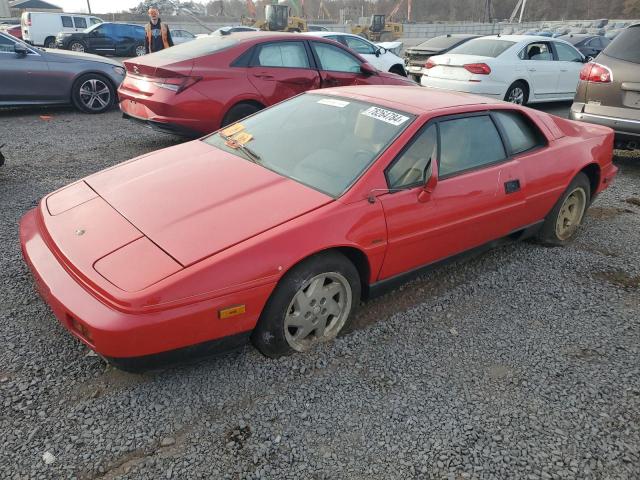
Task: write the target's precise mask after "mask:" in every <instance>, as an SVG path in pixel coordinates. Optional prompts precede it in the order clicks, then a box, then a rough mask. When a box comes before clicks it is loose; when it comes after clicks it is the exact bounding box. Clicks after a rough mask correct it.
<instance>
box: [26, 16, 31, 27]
mask: <svg viewBox="0 0 640 480" xmlns="http://www.w3.org/2000/svg"><path fill="white" fill-rule="evenodd" d="M30 26H31V14H30V13H28V14H27V27H30Z"/></svg>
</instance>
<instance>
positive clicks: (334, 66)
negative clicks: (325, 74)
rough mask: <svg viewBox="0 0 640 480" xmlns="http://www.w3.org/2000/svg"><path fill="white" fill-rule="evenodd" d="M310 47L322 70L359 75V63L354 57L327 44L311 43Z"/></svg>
mask: <svg viewBox="0 0 640 480" xmlns="http://www.w3.org/2000/svg"><path fill="white" fill-rule="evenodd" d="M312 45H313V48H314V50H315V52H316V55H317V56H318V59H319V60H320V66H321V68H322V70H328V71H331V72H348V73H360V62H359V61H358V59H357V58H356V57H354V56H352V55H350V54H348V53H347V52H345V51H344V50H342V49H340V48H338V47H334V46H333V45H329V44H328V43H320V42H312Z"/></svg>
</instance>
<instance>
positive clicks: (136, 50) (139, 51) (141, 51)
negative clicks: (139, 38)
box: [131, 45, 147, 57]
mask: <svg viewBox="0 0 640 480" xmlns="http://www.w3.org/2000/svg"><path fill="white" fill-rule="evenodd" d="M146 54H147V50H146V49H145V48H144V45H136V46H135V47H133V48H132V49H131V56H133V57H141V56H143V55H146Z"/></svg>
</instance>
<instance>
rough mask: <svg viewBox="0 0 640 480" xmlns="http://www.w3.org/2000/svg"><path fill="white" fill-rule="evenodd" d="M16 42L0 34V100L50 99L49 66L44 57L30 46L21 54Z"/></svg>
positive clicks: (0, 101)
mask: <svg viewBox="0 0 640 480" xmlns="http://www.w3.org/2000/svg"><path fill="white" fill-rule="evenodd" d="M16 43H17V42H14V41H13V40H11V39H9V38H7V37H5V36H3V35H0V103H2V102H16V101H38V100H43V99H46V98H48V97H47V92H48V91H49V88H48V83H49V82H48V80H47V77H48V75H49V66H48V65H47V61H46V60H45V57H44V56H42V55H41V54H39V53H37V52H35V51H34V50H31V49H27V50H28V54H27V55H18V54H17V53H15V51H14V48H15V45H16Z"/></svg>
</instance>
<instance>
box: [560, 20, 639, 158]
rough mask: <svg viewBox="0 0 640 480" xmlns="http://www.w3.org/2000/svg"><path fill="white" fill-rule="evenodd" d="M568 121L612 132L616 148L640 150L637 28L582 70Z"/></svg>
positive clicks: (614, 42) (628, 32)
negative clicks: (587, 123)
mask: <svg viewBox="0 0 640 480" xmlns="http://www.w3.org/2000/svg"><path fill="white" fill-rule="evenodd" d="M570 117H571V118H572V119H573V120H581V121H583V122H589V123H596V124H599V125H605V126H607V127H611V128H613V129H614V130H615V131H616V146H617V147H618V148H629V149H636V148H638V149H640V24H636V25H632V26H630V27H628V28H626V29H625V30H623V32H622V33H621V34H620V35H618V36H617V37H616V38H615V40H613V41H612V42H611V43H610V44H609V45H608V46H607V48H605V49H604V50H603V51H602V53H601V54H600V55H598V57H597V58H596V59H595V60H594V61H593V62H592V63H588V64H586V65H585V66H584V68H583V69H582V72H580V83H579V84H578V90H577V92H576V96H575V99H574V101H573V105H572V106H571V112H570Z"/></svg>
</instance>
